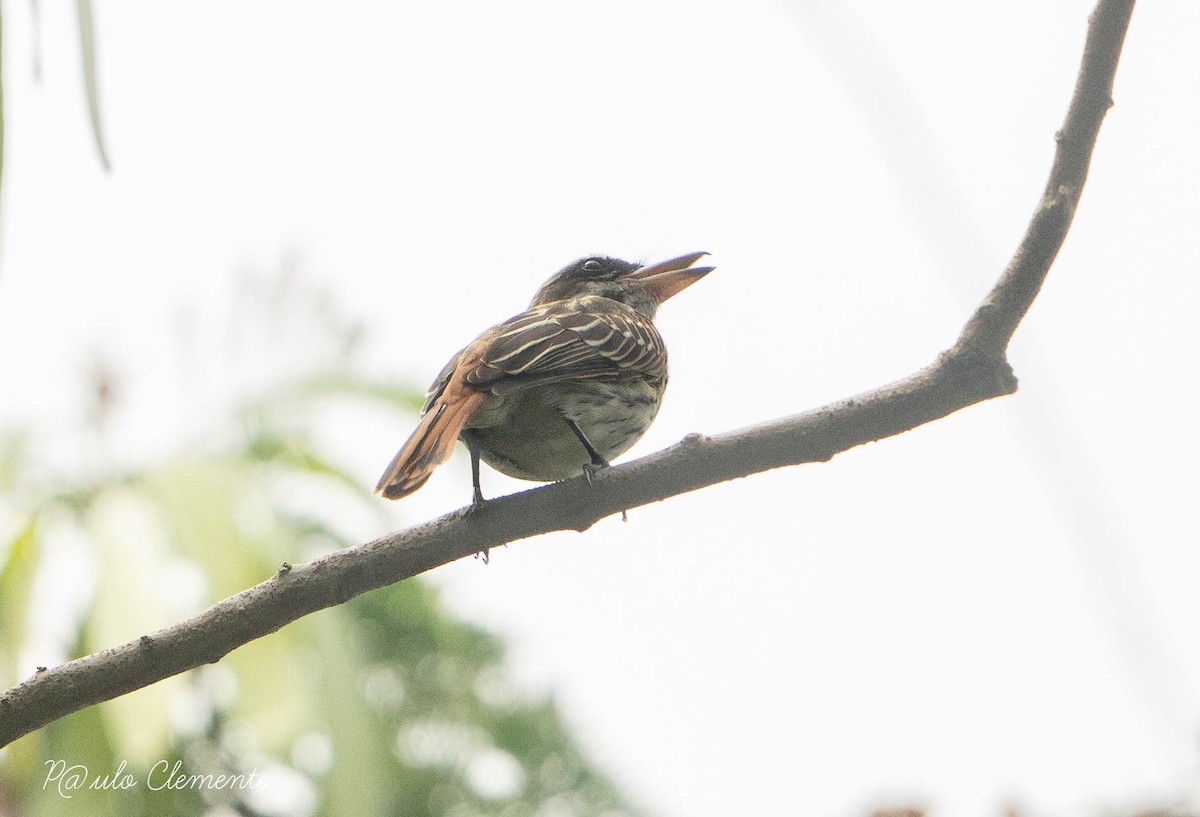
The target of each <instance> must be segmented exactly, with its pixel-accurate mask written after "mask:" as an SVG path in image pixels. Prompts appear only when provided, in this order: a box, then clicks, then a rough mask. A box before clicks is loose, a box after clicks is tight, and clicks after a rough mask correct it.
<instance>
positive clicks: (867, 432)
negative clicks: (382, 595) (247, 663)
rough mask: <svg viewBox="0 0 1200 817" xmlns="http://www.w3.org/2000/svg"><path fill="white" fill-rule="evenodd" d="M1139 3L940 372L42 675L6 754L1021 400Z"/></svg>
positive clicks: (8, 718) (1091, 69) (670, 452)
mask: <svg viewBox="0 0 1200 817" xmlns="http://www.w3.org/2000/svg"><path fill="white" fill-rule="evenodd" d="M1132 11H1133V0H1101V2H1100V4H1099V6H1098V7H1097V9H1096V11H1095V12H1094V13H1093V15H1092V19H1091V25H1090V29H1089V32H1088V37H1087V45H1086V47H1085V50H1084V56H1083V64H1082V67H1081V70H1080V73H1079V81H1078V83H1077V85H1076V87H1075V94H1074V98H1073V99H1072V101H1071V107H1070V110H1069V112H1068V114H1067V119H1066V123H1065V125H1064V126H1063V129H1062V131H1061V132H1060V134H1059V137H1058V149H1057V155H1056V158H1055V162H1054V168H1053V170H1052V172H1051V175H1050V181H1049V184H1048V185H1047V187H1046V192H1045V194H1044V195H1043V197H1042V200H1041V203H1040V204H1039V206H1038V209H1037V211H1036V212H1035V214H1034V216H1033V220H1032V221H1031V223H1030V225H1029V230H1028V231H1027V232H1026V234H1025V237H1024V239H1023V240H1022V242H1021V245H1020V246H1019V247H1018V248H1017V251H1016V253H1015V254H1014V256H1013V258H1012V261H1011V262H1010V263H1009V265H1008V268H1007V269H1006V270H1005V271H1004V274H1003V275H1002V276H1001V277H1000V280H999V282H998V283H997V284H996V286H995V287H994V288H993V290H992V291H991V292H990V293H989V294H988V296H987V298H986V299H985V300H984V302H983V304H981V305H980V307H979V309H978V310H977V311H976V312H975V314H974V315H973V316H972V318H971V319H970V321H969V322H968V323H967V325H966V327H965V328H964V329H963V332H962V334H961V335H960V337H959V339H958V341H957V343H955V345H954V347H953V348H952V349H950V350H949V351H948V352H945V353H943V354H942V355H940V356H939V357H938V359H937V361H935V362H934V363H933V364H932V365H930V366H929V367H927V368H925V369H923V370H921V371H920V372H917V373H916V374H914V375H912V376H910V377H908V378H905V379H904V380H901V381H898V382H896V383H893V384H891V385H888V386H883V387H881V388H879V389H875V390H874V391H871V392H867V393H865V394H862V395H859V396H857V397H853V398H851V399H848V400H843V401H841V402H838V403H834V404H832V405H829V406H825V407H824V408H820V409H817V410H815V411H810V412H807V413H804V414H800V415H797V416H795V417H789V418H785V419H782V420H777V421H774V422H771V423H767V424H765V425H761V426H756V427H754V428H748V429H743V430H740V431H735V432H732V433H729V434H724V435H721V436H719V437H712V438H705V437H701V436H699V435H692V436H690V437H688V438H685V439H684V440H683V441H682V442H680V443H679V444H677V445H675V446H673V447H671V448H669V449H666V450H664V451H660V452H658V453H657V454H653V455H651V456H648V457H644V458H642V459H640V460H635V461H633V462H630V463H628V464H625V465H621V466H618V467H615V468H610V469H606V470H604V471H602V472H600V473H598V474H597V475H596V477H595V478H594V484H593V485H591V486H589V485H587V483H586V482H585V480H584V479H583V478H582V477H580V478H576V479H571V480H567V481H565V482H560V483H557V484H554V485H548V486H545V487H542V488H536V489H533V490H530V491H525V492H523V493H519V494H514V495H512V496H507V497H502V498H499V499H495V500H492V501H490V502H488V503H486V504H485V505H483V506H481V507H479V508H475V509H465V510H461V511H456V512H454V513H451V514H447V515H446V516H443V517H441V518H440V519H435V520H433V521H431V522H427V523H425V524H423V525H418V526H416V527H413V528H409V529H408V530H404V531H399V532H396V533H391V534H388V535H387V536H384V537H382V538H380V539H376V540H375V541H373V542H368V543H367V544H364V545H360V546H358V547H354V548H349V549H347V550H343V551H339V552H337V553H333V554H330V555H329V556H326V557H324V558H321V559H317V560H314V561H312V562H307V563H305V564H301V565H296V566H294V567H292V566H288V565H285V566H284V568H281V569H280V571H279V572H278V573H277V574H276V575H275V576H274V577H273V578H271V579H269V580H267V581H266V582H263V583H262V584H260V585H257V586H256V587H252V588H250V589H249V590H246V591H244V592H242V593H239V594H237V595H236V596H232V597H231V598H228V599H225V600H224V601H221V602H219V603H217V604H216V605H214V606H213V607H212V608H210V609H209V610H207V611H205V612H204V613H201V614H200V615H198V616H195V617H194V618H191V619H188V620H187V621H184V622H182V623H180V624H177V625H175V626H173V627H168V628H166V629H164V630H160V631H159V632H157V633H154V634H152V635H148V636H143V637H142V638H140V639H138V640H136V641H131V642H129V643H127V644H124V645H122V646H119V647H114V648H112V649H108V650H104V651H103V652H99V653H95V654H93V655H89V656H86V657H84V658H79V659H77V660H75V661H71V662H69V663H67V664H63V665H62V666H59V667H54V668H52V669H48V670H45V671H42V672H39V673H37V674H36V675H34V676H33V677H32V678H30V679H29V680H27V681H26V682H25V683H23V684H21V685H20V686H18V687H15V688H13V689H11V690H9V691H8V692H6V693H4V694H3V696H0V746H3V745H5V744H7V743H9V742H11V741H12V740H15V739H16V738H18V737H20V736H21V735H24V734H27V733H29V732H31V731H33V730H35V729H38V728H39V727H41V726H44V725H45V724H47V723H50V722H51V721H53V720H56V719H58V718H61V717H63V716H64V715H66V714H69V713H71V712H74V711H76V710H78V709H81V708H83V707H85V706H90V705H92V704H95V703H99V702H101V701H107V700H111V699H112V698H115V697H117V696H120V695H123V694H125V693H127V692H131V691H133V690H135V689H140V688H142V687H144V686H148V685H149V684H152V683H155V682H156V681H160V680H162V679H163V678H167V677H170V676H172V675H176V674H178V673H180V672H184V671H185V670H188V669H192V668H195V667H198V666H200V665H202V664H206V663H212V662H215V661H218V660H220V659H221V657H222V656H224V655H225V654H226V653H228V652H230V651H231V650H233V649H235V648H237V647H239V646H241V645H242V644H245V643H247V642H249V641H252V640H254V639H256V638H259V637H261V636H264V635H267V634H268V633H271V632H274V631H275V630H278V629H279V628H280V627H282V626H284V625H285V624H287V623H289V622H292V621H295V620H296V619H298V618H300V617H301V616H304V615H307V614H308V613H311V612H314V611H316V610H320V609H323V608H326V607H331V606H333V605H336V604H341V603H342V602H344V601H346V600H348V599H350V598H353V597H354V596H357V595H358V594H360V593H365V592H367V591H368V590H373V589H375V588H378V587H383V586H385V585H388V584H391V583H393V582H397V581H400V580H402V579H406V578H409V577H411V576H415V575H417V574H418V573H422V572H424V571H426V570H429V569H430V568H433V567H437V566H439V565H443V564H446V563H448V562H451V561H454V560H455V559H459V558H462V557H463V556H469V555H471V554H473V553H476V552H478V551H481V550H486V549H487V548H491V547H496V546H498V545H501V544H504V543H507V542H512V541H515V540H517V539H523V538H525V537H529V536H535V535H537V534H540V533H547V532H550V531H557V530H579V531H582V530H586V529H587V528H588V527H590V526H591V525H592V524H594V523H595V522H596V521H597V520H599V519H602V518H604V517H605V516H609V515H611V514H614V513H617V512H619V511H621V510H624V509H627V508H634V507H638V506H640V505H646V504H649V503H651V502H658V501H660V500H663V499H666V498H667V497H671V496H677V495H679V494H682V493H685V492H687V491H693V490H695V489H697V488H702V487H704V486H707V485H713V484H716V483H718V482H724V481H726V480H730V479H735V478H737V477H743V476H747V475H749V474H754V473H759V472H761V471H766V470H769V469H772V468H779V467H781V466H785V465H798V464H800V463H806V462H819V461H824V460H828V459H830V458H831V457H833V456H834V455H835V454H837V453H839V452H842V451H846V450H848V449H850V448H853V447H855V446H858V445H862V444H863V443H867V442H871V441H874V440H881V439H884V438H886V437H890V436H892V435H895V434H899V433H901V432H904V431H908V430H910V429H913V428H916V427H917V426H920V425H923V424H925V423H928V422H931V421H933V420H937V419H939V418H941V417H945V416H946V415H948V414H951V413H953V412H955V411H958V410H959V409H961V408H964V407H966V406H970V405H973V404H975V403H979V402H982V401H984V400H988V399H990V398H993V397H998V396H1001V395H1004V394H1011V393H1012V392H1014V391H1015V390H1016V379H1015V378H1014V377H1013V375H1012V372H1011V370H1010V368H1009V365H1008V363H1007V361H1006V360H1005V358H1004V354H1005V350H1006V349H1007V346H1008V343H1009V341H1010V339H1011V338H1012V335H1013V333H1014V332H1015V331H1016V328H1017V325H1018V324H1019V323H1020V321H1021V319H1022V318H1023V317H1024V316H1025V313H1026V312H1027V311H1028V310H1029V307H1030V305H1031V304H1032V303H1033V299H1034V297H1035V296H1036V295H1037V293H1038V290H1039V289H1040V287H1041V284H1042V281H1043V280H1044V279H1045V276H1046V273H1047V271H1048V270H1049V268H1050V264H1051V263H1052V262H1053V261H1054V258H1055V256H1056V255H1057V254H1058V251H1059V248H1060V247H1061V246H1062V243H1063V240H1064V239H1065V238H1066V234H1067V230H1068V229H1069V227H1070V224H1071V219H1072V217H1073V216H1074V213H1075V206H1076V204H1077V202H1078V200H1079V195H1080V192H1081V191H1082V189H1083V184H1084V181H1085V180H1086V177H1087V169H1088V165H1089V162H1090V160H1091V155H1092V150H1093V148H1094V146H1095V142H1096V136H1097V134H1098V132H1099V128H1100V123H1101V121H1102V120H1103V118H1104V113H1105V111H1106V110H1107V109H1108V108H1109V106H1110V105H1111V101H1110V97H1111V93H1112V83H1113V77H1114V75H1115V72H1116V68H1117V60H1118V58H1119V56H1120V52H1121V45H1122V43H1123V41H1124V38H1125V32H1126V30H1127V28H1128V25H1129V18H1130V15H1131V13H1132Z"/></svg>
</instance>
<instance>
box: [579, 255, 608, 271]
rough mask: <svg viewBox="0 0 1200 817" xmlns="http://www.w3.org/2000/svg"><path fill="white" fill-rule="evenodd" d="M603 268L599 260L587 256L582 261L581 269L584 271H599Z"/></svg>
mask: <svg viewBox="0 0 1200 817" xmlns="http://www.w3.org/2000/svg"><path fill="white" fill-rule="evenodd" d="M603 269H604V265H603V264H601V263H600V262H599V261H597V260H596V259H595V258H589V259H588V260H586V261H584V262H583V271H584V272H600V271H601V270H603Z"/></svg>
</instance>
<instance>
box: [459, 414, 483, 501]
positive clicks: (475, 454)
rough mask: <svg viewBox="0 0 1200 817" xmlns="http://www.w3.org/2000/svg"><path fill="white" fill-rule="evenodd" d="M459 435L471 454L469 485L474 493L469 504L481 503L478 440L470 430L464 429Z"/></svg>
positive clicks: (481, 490) (481, 491)
mask: <svg viewBox="0 0 1200 817" xmlns="http://www.w3.org/2000/svg"><path fill="white" fill-rule="evenodd" d="M461 437H462V441H463V442H464V443H466V444H467V451H468V453H470V455H471V487H472V488H473V489H474V493H472V495H471V505H482V504H483V489H482V488H480V487H479V441H478V440H476V439H475V435H474V434H472V433H471V432H470V431H464V432H463V433H462V435H461Z"/></svg>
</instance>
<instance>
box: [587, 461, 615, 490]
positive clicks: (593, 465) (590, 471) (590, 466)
mask: <svg viewBox="0 0 1200 817" xmlns="http://www.w3.org/2000/svg"><path fill="white" fill-rule="evenodd" d="M608 467H609V466H608V463H607V462H604V461H603V460H601V461H600V462H588V463H584V465H583V478H584V479H586V480H587V484H588V485H591V484H592V478H593V477H594V476H596V474H598V473H600V471H601V470H603V469H605V468H608Z"/></svg>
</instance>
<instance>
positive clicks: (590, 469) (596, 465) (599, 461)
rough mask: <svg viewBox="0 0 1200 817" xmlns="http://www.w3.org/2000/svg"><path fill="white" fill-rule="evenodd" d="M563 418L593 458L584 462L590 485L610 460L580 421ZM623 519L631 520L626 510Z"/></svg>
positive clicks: (585, 475)
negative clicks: (600, 450) (588, 436)
mask: <svg viewBox="0 0 1200 817" xmlns="http://www.w3.org/2000/svg"><path fill="white" fill-rule="evenodd" d="M563 420H565V421H566V423H567V427H568V428H570V429H571V430H572V431H573V432H575V436H576V437H578V438H579V442H581V443H583V447H584V448H586V449H587V452H588V455H589V456H590V457H591V458H592V461H591V462H588V463H584V466H583V477H584V479H586V480H587V483H588V485H591V484H592V475H593V474H595V473H596V472H597V471H599V470H600V469H601V468H607V467H608V460H606V459H604V455H603V454H601V453H600V452H599V451H597V450H596V446H594V445H592V441H591V440H589V439H588V438H587V435H586V434H584V433H583V429H582V428H580V427H579V423H577V422H575V421H574V420H572V419H571V418H570V417H563ZM621 521H622V522H628V521H629V517H628V516H627V515H626V514H625V511H621Z"/></svg>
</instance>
